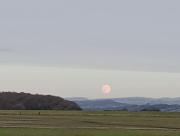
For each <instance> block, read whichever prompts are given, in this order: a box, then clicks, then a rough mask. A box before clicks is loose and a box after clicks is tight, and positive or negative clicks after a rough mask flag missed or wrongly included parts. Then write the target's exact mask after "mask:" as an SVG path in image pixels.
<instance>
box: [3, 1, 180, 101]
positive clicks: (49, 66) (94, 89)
mask: <svg viewBox="0 0 180 136" xmlns="http://www.w3.org/2000/svg"><path fill="white" fill-rule="evenodd" d="M179 5H180V1H179V0H76V1H75V0H30V1H26V0H16V1H14V0H6V1H0V81H1V82H0V90H14V91H22V90H23V91H25V92H33V93H46V94H54V95H59V96H62V97H77V96H84V97H91V98H98V97H126V96H145V97H168V96H169V97H176V96H180V84H178V82H179V81H180V61H179V58H180V53H179V52H180V38H179V37H180V25H179V24H180V18H179V16H180V8H179ZM2 75H3V76H2ZM106 83H108V84H110V85H111V86H112V90H113V91H112V93H111V94H110V95H109V96H104V95H103V94H102V93H101V86H102V85H103V84H106Z"/></svg>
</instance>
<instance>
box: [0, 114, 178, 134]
mask: <svg viewBox="0 0 180 136" xmlns="http://www.w3.org/2000/svg"><path fill="white" fill-rule="evenodd" d="M0 127H1V128H0V135H2V136H12V135H13V136H59V135H60V136H69V135H71V136H97V135H98V136H116V135H117V136H179V135H180V113H161V112H119V111H103V112H86V111H0Z"/></svg>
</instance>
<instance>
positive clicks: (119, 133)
mask: <svg viewBox="0 0 180 136" xmlns="http://www.w3.org/2000/svg"><path fill="white" fill-rule="evenodd" d="M0 135H1V136H179V135H180V132H179V131H162V130H161V131H155V130H121V129H104V130H102V129H32V128H1V129H0Z"/></svg>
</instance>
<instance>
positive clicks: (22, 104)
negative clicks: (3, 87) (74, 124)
mask: <svg viewBox="0 0 180 136" xmlns="http://www.w3.org/2000/svg"><path fill="white" fill-rule="evenodd" d="M0 110H81V108H80V107H79V105H78V104H76V103H75V102H72V101H68V100H65V99H63V98H61V97H57V96H51V95H39V94H29V93H23V92H22V93H16V92H1V93H0Z"/></svg>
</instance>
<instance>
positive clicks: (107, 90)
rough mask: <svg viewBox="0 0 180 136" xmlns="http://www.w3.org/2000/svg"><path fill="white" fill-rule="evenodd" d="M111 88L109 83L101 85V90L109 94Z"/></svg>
mask: <svg viewBox="0 0 180 136" xmlns="http://www.w3.org/2000/svg"><path fill="white" fill-rule="evenodd" d="M111 90H112V88H111V86H110V85H108V84H105V85H103V86H102V91H103V93H104V94H109V93H110V92H111Z"/></svg>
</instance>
